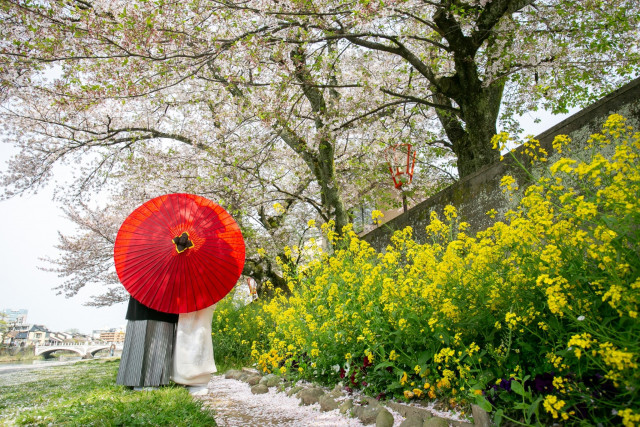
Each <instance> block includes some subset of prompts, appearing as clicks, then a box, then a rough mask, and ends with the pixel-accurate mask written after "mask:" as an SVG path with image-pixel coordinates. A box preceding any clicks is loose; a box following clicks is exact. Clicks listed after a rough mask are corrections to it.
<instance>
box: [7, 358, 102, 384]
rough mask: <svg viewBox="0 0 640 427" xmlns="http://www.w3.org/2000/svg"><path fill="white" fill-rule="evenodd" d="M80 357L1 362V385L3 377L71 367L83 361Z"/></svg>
mask: <svg viewBox="0 0 640 427" xmlns="http://www.w3.org/2000/svg"><path fill="white" fill-rule="evenodd" d="M107 357H108V356H104V357H101V356H96V357H94V359H102V358H107ZM81 359H82V358H81V357H80V356H60V357H58V358H55V359H44V360H43V359H37V360H31V361H29V362H23V363H20V362H0V383H2V376H3V375H6V374H9V373H13V372H17V371H27V370H33V369H45V368H49V367H51V366H60V365H71V364H74V363H76V362H77V361H78V360H81Z"/></svg>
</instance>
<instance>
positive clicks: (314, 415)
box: [197, 375, 400, 427]
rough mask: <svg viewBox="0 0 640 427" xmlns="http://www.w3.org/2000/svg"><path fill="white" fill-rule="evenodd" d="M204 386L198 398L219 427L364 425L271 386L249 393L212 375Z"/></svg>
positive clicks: (236, 383)
mask: <svg viewBox="0 0 640 427" xmlns="http://www.w3.org/2000/svg"><path fill="white" fill-rule="evenodd" d="M207 389H208V393H207V394H206V395H199V396H197V397H198V398H200V399H202V400H203V401H204V402H205V403H206V404H207V406H210V407H211V408H213V409H214V410H215V412H216V415H215V420H216V423H217V424H218V426H220V427H238V426H265V427H267V426H287V427H303V426H304V427H306V426H323V427H330V426H331V427H333V426H345V427H347V426H353V427H356V426H362V425H363V424H362V423H361V422H360V421H359V420H358V419H355V418H348V417H346V416H344V415H342V414H340V413H339V412H338V410H337V409H336V410H333V411H329V412H320V405H318V404H317V403H316V404H314V405H309V406H300V405H299V404H300V400H299V399H297V398H295V397H293V396H292V397H289V396H287V395H286V394H285V393H283V392H278V391H276V389H277V388H276V387H271V388H270V389H269V392H268V393H265V394H252V393H251V387H250V386H249V384H247V383H245V382H242V381H238V380H234V379H226V378H225V377H224V376H222V375H214V376H213V377H212V378H211V381H210V382H209V384H208V385H207ZM394 425H395V423H394ZM398 425H400V423H398Z"/></svg>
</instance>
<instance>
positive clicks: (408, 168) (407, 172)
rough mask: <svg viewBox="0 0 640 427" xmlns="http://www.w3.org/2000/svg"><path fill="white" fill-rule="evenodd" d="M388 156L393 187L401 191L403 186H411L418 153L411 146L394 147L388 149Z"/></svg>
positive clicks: (400, 145) (399, 145)
mask: <svg viewBox="0 0 640 427" xmlns="http://www.w3.org/2000/svg"><path fill="white" fill-rule="evenodd" d="M386 154H387V163H388V165H389V172H390V173H391V178H392V179H393V185H395V187H396V188H397V189H401V188H402V186H403V185H408V184H411V181H412V180H413V169H414V167H415V165H416V151H415V150H412V149H411V144H398V145H393V146H391V147H389V148H387V150H386Z"/></svg>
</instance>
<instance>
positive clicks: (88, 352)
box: [35, 342, 122, 359]
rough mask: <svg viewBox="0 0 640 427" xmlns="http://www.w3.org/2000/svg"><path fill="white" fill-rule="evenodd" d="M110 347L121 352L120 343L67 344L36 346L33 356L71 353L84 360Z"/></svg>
mask: <svg viewBox="0 0 640 427" xmlns="http://www.w3.org/2000/svg"><path fill="white" fill-rule="evenodd" d="M112 345H115V350H119V351H122V343H115V344H113V343H109V342H98V343H97V342H84V343H68V344H52V345H36V348H35V355H36V356H40V355H42V356H44V357H49V356H51V353H53V352H55V351H62V350H66V351H73V352H75V353H78V354H79V355H80V356H82V357H83V358H85V359H90V358H92V357H93V356H94V355H95V354H96V353H97V352H99V351H100V350H107V351H108V350H109V349H110V348H111V346H112Z"/></svg>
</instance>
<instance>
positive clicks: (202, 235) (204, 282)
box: [113, 194, 245, 313]
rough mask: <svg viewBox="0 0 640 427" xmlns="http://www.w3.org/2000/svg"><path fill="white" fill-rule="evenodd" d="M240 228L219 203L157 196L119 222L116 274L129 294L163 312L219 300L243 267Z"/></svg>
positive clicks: (193, 197)
mask: <svg viewBox="0 0 640 427" xmlns="http://www.w3.org/2000/svg"><path fill="white" fill-rule="evenodd" d="M244 255H245V252H244V240H243V239H242V233H241V232H240V227H238V224H236V222H235V221H234V220H233V218H231V215H229V213H227V211H225V210H224V209H223V208H222V207H220V206H218V205H217V204H215V203H213V202H212V201H210V200H207V199H205V198H204V197H200V196H196V195H193V194H168V195H165V196H160V197H156V198H155V199H151V200H149V201H148V202H146V203H144V204H143V205H142V206H140V207H138V208H137V209H136V210H135V211H133V212H132V213H131V215H129V216H128V217H127V219H126V220H125V221H124V223H122V226H121V227H120V230H119V231H118V236H117V237H116V243H115V248H114V253H113V257H114V259H115V264H116V272H117V273H118V277H119V278H120V281H121V282H122V284H123V285H124V287H125V288H126V289H127V291H129V293H130V294H131V296H133V297H134V298H135V299H136V300H138V301H139V302H141V303H142V304H144V305H146V306H148V307H151V308H153V309H155V310H158V311H163V312H165V313H189V312H191V311H196V310H200V309H203V308H205V307H209V306H210V305H213V304H215V303H216V302H218V301H220V300H221V299H222V298H223V297H224V296H225V295H226V294H227V293H229V291H230V290H231V289H232V288H233V287H234V286H235V284H236V282H237V281H238V278H239V277H240V274H241V273H242V268H243V266H244Z"/></svg>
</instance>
